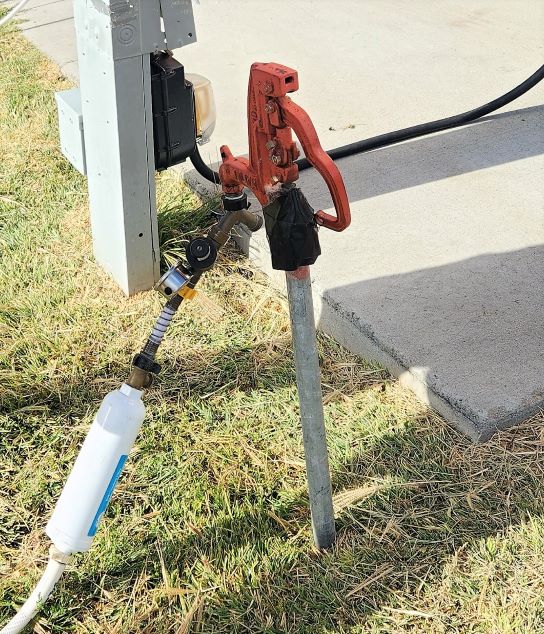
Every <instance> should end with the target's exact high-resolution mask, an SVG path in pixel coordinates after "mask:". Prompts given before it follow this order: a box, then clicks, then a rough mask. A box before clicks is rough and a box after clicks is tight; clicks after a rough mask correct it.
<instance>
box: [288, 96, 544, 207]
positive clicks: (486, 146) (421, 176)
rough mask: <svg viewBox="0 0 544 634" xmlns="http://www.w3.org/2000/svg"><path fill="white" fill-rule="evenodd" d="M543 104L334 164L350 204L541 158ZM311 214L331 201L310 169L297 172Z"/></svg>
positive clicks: (321, 182)
mask: <svg viewBox="0 0 544 634" xmlns="http://www.w3.org/2000/svg"><path fill="white" fill-rule="evenodd" d="M542 125H544V105H542V106H533V107H530V108H522V109H520V110H512V111H510V112H504V113H501V114H496V115H491V116H488V117H485V118H483V119H481V120H479V121H478V122H475V123H472V124H470V125H467V126H465V127H462V128H455V129H453V130H448V131H445V132H441V133H438V134H434V135H432V136H427V137H421V138H419V139H414V140H412V141H406V142H404V143H401V144H397V145H392V146H389V147H385V148H381V149H378V150H373V151H371V152H365V153H363V154H357V155H355V156H350V157H346V158H344V159H340V160H338V161H336V164H337V165H338V167H339V169H340V171H341V173H342V176H343V177H344V181H345V184H346V189H347V192H348V197H349V199H350V201H351V202H355V201H357V200H365V199H367V198H374V197H375V196H381V195H383V194H388V193H390V192H394V191H399V190H402V189H407V188H409V187H416V186H417V185H422V184H424V183H430V182H433V181H437V180H441V179H444V178H449V177H451V176H457V175H459V174H466V173H469V172H474V171H477V170H481V169H485V168H488V167H492V166H494V165H501V164H503V163H510V162H512V161H519V160H521V159H524V158H528V157H531V156H538V155H540V154H543V153H544V134H540V135H539V134H538V133H535V131H538V130H542ZM299 183H300V187H301V188H303V189H304V190H308V191H311V192H312V200H311V202H312V205H313V206H314V207H315V208H316V209H327V208H329V207H331V199H330V196H329V193H328V191H327V189H326V186H325V184H324V182H323V180H322V178H321V176H320V175H319V174H318V173H317V172H316V171H315V170H311V169H310V170H306V171H304V172H302V173H301V177H300V181H299Z"/></svg>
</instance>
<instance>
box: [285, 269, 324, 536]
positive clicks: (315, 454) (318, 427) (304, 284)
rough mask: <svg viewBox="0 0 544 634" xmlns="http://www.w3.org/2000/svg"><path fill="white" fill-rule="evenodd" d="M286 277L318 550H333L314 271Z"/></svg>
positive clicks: (293, 273) (295, 273)
mask: <svg viewBox="0 0 544 634" xmlns="http://www.w3.org/2000/svg"><path fill="white" fill-rule="evenodd" d="M285 277H286V280H287V295H288V298H289V312H290V316H291V329H292V332H293V348H294V353H295V365H296V371H297V386H298V398H299V403H300V418H301V422H302V437H303V441H304V453H305V458H306V473H307V478H308V494H309V497H310V510H311V514H312V527H313V532H314V539H315V543H316V545H317V547H318V548H329V547H330V546H332V545H333V544H334V542H335V539H336V530H335V526H334V510H333V505H332V487H331V477H330V471H329V460H328V456H327V437H326V432H325V420H324V415H323V396H322V392H321V372H320V369H319V357H318V354H317V342H316V330H315V319H314V310H313V300H312V285H311V278H310V268H309V267H308V266H303V267H300V268H299V269H297V270H296V271H290V272H287V273H286V274H285Z"/></svg>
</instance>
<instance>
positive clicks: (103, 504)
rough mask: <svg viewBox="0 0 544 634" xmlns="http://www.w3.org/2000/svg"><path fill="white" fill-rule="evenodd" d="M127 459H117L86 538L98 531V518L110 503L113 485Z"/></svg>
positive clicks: (125, 457) (122, 457) (123, 457)
mask: <svg viewBox="0 0 544 634" xmlns="http://www.w3.org/2000/svg"><path fill="white" fill-rule="evenodd" d="M127 458H128V456H125V455H123V456H121V457H120V458H119V462H118V463H117V466H116V467H115V471H114V472H113V475H112V476H111V480H110V483H109V484H108V488H107V489H106V492H105V493H104V497H103V498H102V501H101V502H100V505H99V506H98V510H97V511H96V515H95V516H94V519H93V522H92V524H91V528H89V532H88V533H87V537H94V536H95V535H96V531H97V530H98V524H99V523H100V518H101V517H102V515H103V514H104V511H105V510H106V508H107V507H108V504H109V502H110V499H111V496H112V493H113V489H115V485H116V484H117V480H119V476H120V475H121V471H123V467H124V466H125V462H126V461H127Z"/></svg>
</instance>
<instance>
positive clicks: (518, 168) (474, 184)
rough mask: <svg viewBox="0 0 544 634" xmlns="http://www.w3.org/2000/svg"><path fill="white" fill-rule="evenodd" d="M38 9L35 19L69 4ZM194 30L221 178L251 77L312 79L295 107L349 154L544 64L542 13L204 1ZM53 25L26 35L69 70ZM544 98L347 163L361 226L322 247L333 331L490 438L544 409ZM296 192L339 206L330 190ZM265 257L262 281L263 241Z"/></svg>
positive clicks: (427, 0)
mask: <svg viewBox="0 0 544 634" xmlns="http://www.w3.org/2000/svg"><path fill="white" fill-rule="evenodd" d="M35 4H36V5H41V6H30V8H29V9H28V11H27V13H28V18H29V20H30V19H34V20H37V17H36V16H37V15H38V13H37V11H38V10H39V9H43V7H44V6H46V5H47V6H49V4H57V5H64V10H68V9H69V6H70V3H69V2H68V1H67V0H60V1H59V2H54V3H45V4H44V0H35ZM52 10H53V9H52ZM54 10H55V12H58V13H55V15H58V16H61V15H64V14H63V13H62V9H61V7H60V6H57V7H55V8H54ZM65 15H66V16H67V15H68V14H67V13H66V14H65ZM195 15H196V23H197V35H198V43H196V44H195V45H193V46H189V47H186V48H184V49H183V50H182V51H179V55H178V56H179V59H180V60H181V61H182V62H183V63H184V64H185V66H186V68H187V70H188V71H192V72H199V73H202V74H204V75H207V76H208V77H209V78H210V79H211V80H212V82H213V84H214V88H215V91H216V99H217V103H218V116H219V119H218V125H217V128H216V132H215V134H214V140H213V141H212V143H210V144H209V145H208V146H205V147H204V148H202V154H203V156H204V158H206V159H207V160H208V161H209V162H214V161H216V160H217V159H218V156H219V154H218V146H219V145H220V144H222V143H228V144H229V145H230V146H231V149H232V150H233V151H234V152H237V153H243V152H245V151H246V148H247V142H246V122H245V96H246V85H247V75H248V70H249V66H250V64H251V63H252V62H253V61H271V60H273V61H278V62H281V63H284V64H287V65H290V66H293V67H295V68H297V69H298V71H299V76H300V85H301V89H300V91H299V93H298V94H297V95H295V99H296V101H297V102H298V103H300V105H302V106H303V107H305V108H306V109H307V110H308V111H309V112H310V114H311V116H312V118H313V120H314V123H315V124H316V128H317V130H318V132H319V134H320V136H321V139H322V142H323V145H324V146H325V147H336V146H338V145H343V144H345V143H349V142H351V141H354V140H357V139H360V138H366V137H369V136H372V135H374V134H379V133H381V132H386V131H388V130H392V129H396V128H400V127H403V126H407V125H411V124H413V123H420V122H422V121H428V120H431V119H435V118H438V117H441V116H445V115H448V114H454V113H457V112H461V111H463V110H466V109H469V108H471V107H474V106H476V105H479V104H481V103H483V102H485V101H487V100H489V99H491V98H494V97H496V96H498V95H499V94H502V93H504V92H506V91H507V90H509V89H510V88H512V87H513V86H514V85H516V84H517V83H519V82H520V81H522V80H523V79H525V78H526V77H527V76H528V75H529V74H531V73H532V72H533V71H534V70H536V68H538V67H539V66H540V65H541V63H542V57H543V55H542V49H543V38H542V33H543V32H544V4H542V3H541V2H539V1H538V0H516V2H514V3H513V2H512V1H511V0H444V1H443V2H441V3H436V2H431V0H366V2H360V1H358V0H337V2H335V3H329V2H324V1H323V2H316V1H315V0H298V2H296V3H294V2H292V1H290V0H276V1H275V2H273V3H271V2H263V1H262V0H231V1H230V2H224V1H221V0H201V2H200V4H199V5H195ZM32 16H34V17H32ZM48 16H49V22H45V21H44V20H43V18H42V23H43V24H42V23H39V24H34V22H33V23H32V24H33V26H32V28H30V29H29V30H27V32H26V33H27V36H28V37H30V38H32V37H34V35H32V33H33V32H34V33H36V29H38V33H39V34H40V36H43V39H42V43H41V44H39V43H38V42H37V43H38V45H39V46H40V47H41V48H42V49H43V50H45V52H47V53H48V54H49V55H51V56H52V57H53V59H55V60H56V61H57V62H60V63H61V64H62V65H64V67H65V68H66V67H69V64H70V60H72V59H73V60H75V58H76V56H75V44H74V42H73V32H72V36H71V37H72V40H70V33H69V31H70V27H69V26H68V25H69V24H70V21H69V20H67V19H62V18H61V20H62V21H61V22H55V21H54V20H51V17H52V16H53V13H50V14H48ZM40 25H41V26H40ZM59 25H64V26H59ZM40 28H43V29H44V30H43V31H39V29H40ZM63 28H65V29H66V31H59V29H63ZM59 34H62V35H63V38H64V41H62V43H61V39H60V38H59ZM46 40H48V43H47V42H46ZM33 41H36V40H33ZM55 42H56V44H55ZM71 70H72V71H73V70H74V68H73V63H72V67H71ZM543 97H544V87H542V86H539V87H537V88H536V89H533V90H532V91H531V92H529V93H528V94H527V95H525V96H524V97H522V98H521V99H519V100H517V101H516V102H514V103H513V104H511V106H510V107H509V108H507V109H506V111H503V112H502V113H501V114H498V115H495V116H492V117H489V118H487V119H486V120H484V121H482V122H480V123H478V124H476V125H473V126H470V127H466V128H462V129H458V130H454V131H450V132H445V133H441V134H438V135H434V136H432V137H428V138H423V139H419V140H415V141H412V142H408V143H404V144H402V145H398V146H394V147H391V148H386V149H383V150H378V151H375V152H371V153H368V154H365V155H361V156H358V157H352V158H349V159H344V160H342V161H340V162H339V167H340V169H341V171H342V173H343V174H344V177H345V179H346V185H347V188H348V193H349V195H350V200H351V201H352V213H353V224H352V227H350V229H349V230H348V231H346V232H345V233H343V234H333V233H331V232H327V231H322V232H321V241H322V247H323V256H322V257H321V258H320V260H319V261H318V263H317V265H316V266H315V267H314V289H315V296H316V300H317V301H316V304H317V311H318V320H319V325H320V327H322V328H323V329H324V330H326V331H327V332H329V333H331V334H332V335H333V336H335V337H336V338H337V339H338V340H339V341H340V342H341V343H343V344H344V345H346V346H347V347H348V348H350V349H352V350H353V351H355V352H356V353H358V354H361V355H362V356H365V357H372V358H376V359H377V360H379V361H381V362H382V363H384V364H385V365H386V366H387V367H388V368H389V369H390V370H391V371H392V372H393V373H394V374H395V375H397V376H400V377H401V380H402V381H404V382H405V383H407V384H408V385H410V386H411V387H412V388H413V389H414V390H415V391H416V393H418V395H419V396H420V397H421V398H423V399H424V400H426V401H427V402H430V403H431V404H432V405H433V407H435V408H436V409H437V410H438V411H439V412H441V413H442V414H443V415H444V416H446V418H448V419H449V420H451V421H452V422H454V424H456V425H457V426H458V427H460V428H461V429H463V430H464V431H465V432H467V433H468V434H469V435H470V436H471V437H472V438H474V439H477V440H482V439H485V438H487V437H488V436H489V435H490V434H491V433H492V432H493V431H494V430H496V429H497V428H502V427H506V426H508V425H510V424H513V423H515V422H517V421H519V420H522V419H523V418H526V417H528V416H529V415H531V414H532V413H533V412H534V411H536V410H538V409H539V408H542V407H543V406H544V391H543V382H542V379H541V374H542V372H541V371H542V369H543V366H544V364H543V356H544V328H543V323H542V322H543V318H544V299H542V290H541V289H542V286H543V283H544V269H543V262H544V260H543V257H542V256H543V249H544V246H543V245H544V179H543V176H544V161H543V158H542V155H543V150H544V133H543V129H544V128H543V123H544V121H543V118H544V108H543V106H542V103H543ZM191 177H192V175H191V174H189V178H191ZM300 185H301V187H302V188H303V189H304V191H305V193H306V195H307V196H308V198H309V200H310V201H311V202H312V204H313V205H314V206H315V207H316V208H317V207H324V208H328V207H330V201H329V199H328V196H327V195H326V191H325V188H324V186H323V183H322V182H321V181H320V179H319V178H318V177H317V175H316V174H314V173H312V172H305V173H304V174H303V175H302V176H301V180H300ZM251 253H252V255H253V256H254V257H256V258H257V259H258V260H259V261H260V262H261V263H262V265H263V267H264V268H266V266H267V263H268V258H267V255H266V248H265V240H264V237H263V236H256V237H255V238H254V240H253V242H252V245H251Z"/></svg>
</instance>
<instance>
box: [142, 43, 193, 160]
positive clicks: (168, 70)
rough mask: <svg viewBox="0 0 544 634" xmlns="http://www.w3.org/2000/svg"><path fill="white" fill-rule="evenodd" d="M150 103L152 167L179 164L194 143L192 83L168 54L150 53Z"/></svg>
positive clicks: (190, 150) (191, 150) (191, 149)
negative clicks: (152, 142)
mask: <svg viewBox="0 0 544 634" xmlns="http://www.w3.org/2000/svg"><path fill="white" fill-rule="evenodd" d="M151 103H152V109H153V139H154V145H155V169H157V170H164V169H166V168H167V167H170V166H172V165H176V164H177V163H182V162H183V161H185V159H186V158H188V157H189V156H190V155H191V153H192V152H193V150H194V148H195V144H196V124H195V104H194V96H193V85H192V84H191V82H189V81H187V80H186V79H185V70H184V68H183V65H182V64H180V63H179V62H178V61H177V60H176V59H174V58H173V57H172V55H169V54H168V53H156V54H153V55H151Z"/></svg>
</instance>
